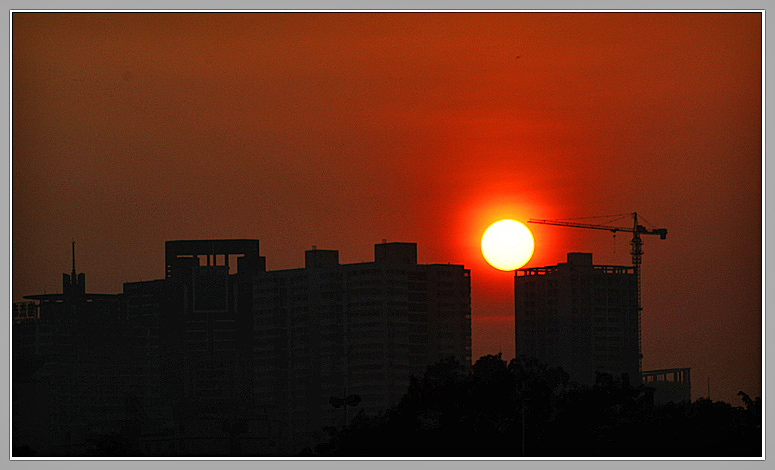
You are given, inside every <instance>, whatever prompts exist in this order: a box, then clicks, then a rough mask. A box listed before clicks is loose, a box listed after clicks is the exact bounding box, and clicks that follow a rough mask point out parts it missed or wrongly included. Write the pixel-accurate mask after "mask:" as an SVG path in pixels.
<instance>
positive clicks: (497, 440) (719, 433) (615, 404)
mask: <svg viewBox="0 0 775 470" xmlns="http://www.w3.org/2000/svg"><path fill="white" fill-rule="evenodd" d="M738 395H739V396H741V398H742V401H743V403H744V405H745V406H732V405H731V404H729V403H724V402H719V401H711V400H708V399H699V400H697V401H695V402H694V403H688V402H686V403H679V404H674V403H668V404H666V405H661V406H657V405H655V404H654V399H653V389H650V388H648V387H646V386H643V385H638V386H631V385H630V384H629V383H628V382H627V380H626V378H625V379H624V380H622V379H617V378H614V377H611V376H608V375H603V374H600V375H598V376H597V380H596V383H595V385H594V386H591V387H585V386H581V385H579V384H577V383H574V382H571V381H570V380H569V379H568V374H567V373H565V372H564V371H563V370H562V369H559V368H550V367H547V366H545V365H543V364H540V363H539V362H538V361H536V360H532V359H529V358H526V357H520V358H517V359H513V360H511V361H510V362H509V363H508V364H507V363H506V362H505V361H504V360H502V358H501V355H500V354H499V355H497V356H492V355H489V356H484V357H482V358H480V359H479V360H478V361H477V362H476V363H475V364H474V365H473V368H472V371H471V373H466V372H464V369H463V367H462V366H461V365H460V364H459V363H457V362H456V361H454V360H453V359H449V360H445V361H442V362H440V363H437V364H435V365H433V366H430V367H428V369H427V371H426V373H425V376H424V377H423V378H422V379H413V380H412V383H411V386H410V387H409V390H408V392H407V394H406V395H405V396H404V398H403V399H402V400H401V402H400V403H399V404H398V405H397V406H395V407H393V408H391V409H389V410H388V411H386V412H385V413H382V414H380V415H378V416H375V417H369V416H364V415H363V414H359V415H358V416H356V417H355V418H354V419H353V420H352V421H351V423H350V424H349V426H347V427H344V428H336V429H334V428H331V429H329V432H330V434H331V439H330V440H329V441H328V442H326V443H324V444H321V445H319V446H317V447H316V448H314V449H307V450H306V451H305V455H317V456H374V457H379V456H386V457H389V456H429V457H431V456H439V457H455V456H461V457H462V456H491V457H497V456H508V457H521V456H527V457H533V456H540V457H561V456H567V457H624V456H627V457H659V456H663V457H677V456H684V457H721V456H728V457H743V456H748V457H755V456H761V455H762V447H761V442H762V441H761V436H762V434H761V424H762V416H761V400H760V399H759V398H758V397H757V398H756V399H755V400H754V399H751V398H750V397H749V396H748V395H746V394H745V393H743V392H740V393H739V394H738Z"/></svg>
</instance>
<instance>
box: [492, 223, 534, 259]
mask: <svg viewBox="0 0 775 470" xmlns="http://www.w3.org/2000/svg"><path fill="white" fill-rule="evenodd" d="M534 248H535V241H534V240H533V234H531V233H530V230H528V228H527V227H525V225H524V224H522V223H520V222H517V221H516V220H510V219H505V220H499V221H498V222H495V223H494V224H492V225H490V227H489V228H488V229H487V230H486V231H485V232H484V235H483V236H482V254H483V255H484V259H486V260H487V262H488V263H490V265H492V267H494V268H497V269H500V270H502V271H513V270H515V269H519V268H521V267H522V266H524V265H525V264H527V262H528V261H530V257H531V256H533V249H534Z"/></svg>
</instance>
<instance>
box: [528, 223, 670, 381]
mask: <svg viewBox="0 0 775 470" xmlns="http://www.w3.org/2000/svg"><path fill="white" fill-rule="evenodd" d="M624 215H630V216H632V220H633V224H632V228H630V227H614V226H611V225H599V224H586V223H579V222H571V221H569V220H546V219H530V220H528V223H531V224H544V225H558V226H561V227H575V228H591V229H595V230H608V231H609V232H613V233H614V236H616V232H631V233H632V241H631V242H630V246H631V247H632V248H631V250H630V255H632V266H633V268H634V271H635V283H636V289H637V309H638V369H639V370H642V367H641V360H642V359H643V352H642V349H641V328H640V316H641V310H642V309H643V307H641V302H640V265H641V262H642V258H643V240H641V239H640V236H641V235H659V239H660V240H664V239H665V238H667V229H665V228H658V229H653V230H648V229H647V228H646V227H644V226H643V225H640V224H638V213H637V212H633V213H631V214H623V215H620V216H619V217H623V216H624ZM611 217H613V216H611ZM577 220H578V219H577Z"/></svg>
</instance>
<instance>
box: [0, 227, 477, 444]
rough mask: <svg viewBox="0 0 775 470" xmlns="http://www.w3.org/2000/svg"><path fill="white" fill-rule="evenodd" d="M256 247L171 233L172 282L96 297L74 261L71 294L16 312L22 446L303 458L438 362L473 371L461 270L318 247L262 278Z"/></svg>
mask: <svg viewBox="0 0 775 470" xmlns="http://www.w3.org/2000/svg"><path fill="white" fill-rule="evenodd" d="M258 247H259V245H258V240H181V241H170V242H167V243H166V246H165V258H166V259H165V261H166V262H165V276H164V278H163V279H157V280H151V281H142V282H128V283H125V284H124V290H123V293H121V294H118V295H107V294H87V293H86V289H85V276H84V275H83V274H76V271H75V264H74V263H73V271H72V273H71V274H69V275H68V274H65V275H64V276H63V292H62V293H61V294H43V295H33V296H28V297H27V298H28V299H31V300H35V301H37V302H38V303H37V304H34V305H33V304H24V305H19V306H17V307H15V310H14V316H15V323H14V325H15V329H14V331H15V333H16V334H15V336H14V389H13V391H14V403H13V409H14V447H15V448H22V447H23V446H24V445H27V446H28V447H30V448H32V450H33V451H38V452H40V453H42V454H45V455H64V456H73V455H91V454H92V453H99V452H108V453H110V452H116V453H125V454H126V455H138V454H139V455H148V456H166V455H210V456H216V455H235V456H236V455H293V454H296V453H298V452H299V451H300V450H302V449H303V448H304V447H306V446H312V445H315V444H317V443H319V442H321V441H322V440H323V439H325V438H326V437H327V435H326V434H325V432H324V428H325V427H328V426H339V425H342V424H344V423H345V422H347V421H349V420H350V419H352V417H353V416H354V415H355V414H356V413H358V412H365V413H370V414H373V413H377V412H380V411H383V410H385V409H386V408H388V407H389V406H391V405H393V404H396V403H397V402H398V401H399V399H400V398H401V397H402V396H403V395H404V393H406V391H407V388H408V386H409V383H410V377H411V376H412V375H415V376H418V377H419V376H421V375H422V374H423V372H424V371H425V368H426V367H427V366H428V365H430V364H432V363H434V362H437V361H438V360H440V359H443V358H448V357H454V358H456V359H457V360H458V361H460V362H461V363H462V364H464V365H470V363H471V301H470V298H471V296H470V288H471V286H470V272H469V270H467V269H465V268H464V267H463V266H461V265H451V264H445V265H442V264H429V265H420V264H418V263H417V245H416V244H414V243H382V244H378V245H375V260H374V261H373V262H369V263H357V264H345V265H340V264H339V255H338V252H336V251H331V250H316V249H313V250H310V251H308V252H306V261H305V267H304V268H300V269H289V270H281V271H270V272H267V271H266V261H265V259H264V257H263V256H260V255H259V250H258ZM35 312H38V313H39V314H38V315H37V317H36V316H35ZM21 327H24V332H23V333H24V334H21V333H20V332H21V329H20V328H21ZM340 402H341V403H340ZM345 402H346V404H345ZM332 403H333V404H332ZM334 405H337V406H338V407H337V406H334ZM348 413H349V418H348V416H347V415H348ZM33 421H34V422H35V423H38V424H39V425H36V426H25V425H23V424H24V423H26V422H33ZM17 437H18V439H17Z"/></svg>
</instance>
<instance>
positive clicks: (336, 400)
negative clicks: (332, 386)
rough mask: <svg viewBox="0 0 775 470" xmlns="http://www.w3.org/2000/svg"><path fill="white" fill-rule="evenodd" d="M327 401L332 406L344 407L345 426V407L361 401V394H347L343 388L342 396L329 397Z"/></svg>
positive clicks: (356, 404)
mask: <svg viewBox="0 0 775 470" xmlns="http://www.w3.org/2000/svg"><path fill="white" fill-rule="evenodd" d="M328 402H329V403H331V406H333V407H334V408H344V425H345V426H347V407H348V406H358V404H359V403H360V402H361V396H360V395H348V394H347V389H345V391H344V398H340V397H331V398H330V399H329V400H328Z"/></svg>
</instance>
